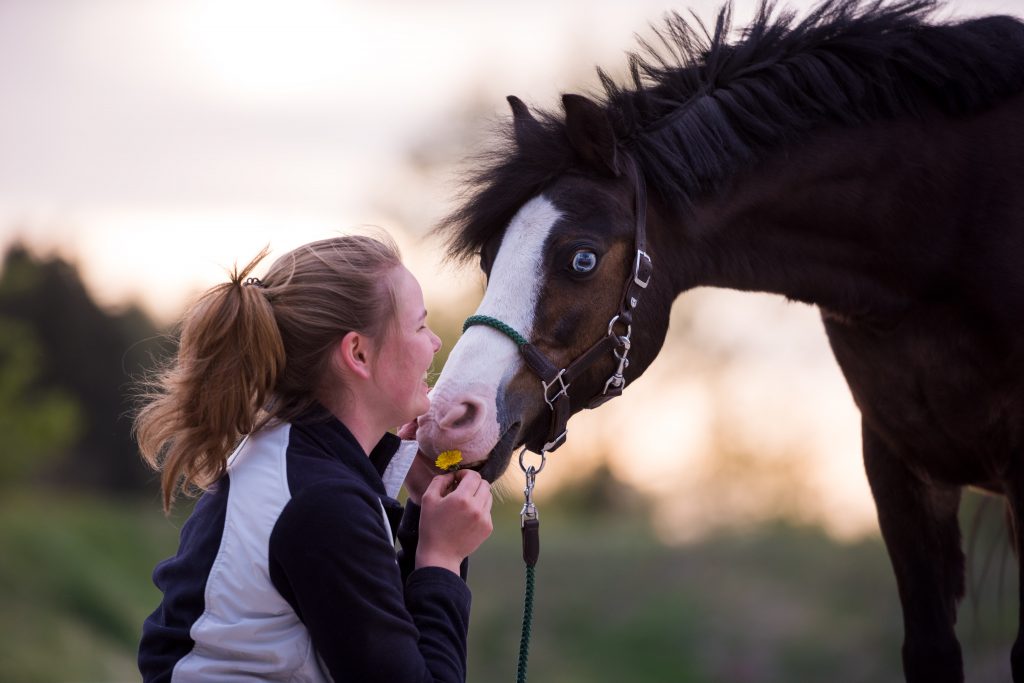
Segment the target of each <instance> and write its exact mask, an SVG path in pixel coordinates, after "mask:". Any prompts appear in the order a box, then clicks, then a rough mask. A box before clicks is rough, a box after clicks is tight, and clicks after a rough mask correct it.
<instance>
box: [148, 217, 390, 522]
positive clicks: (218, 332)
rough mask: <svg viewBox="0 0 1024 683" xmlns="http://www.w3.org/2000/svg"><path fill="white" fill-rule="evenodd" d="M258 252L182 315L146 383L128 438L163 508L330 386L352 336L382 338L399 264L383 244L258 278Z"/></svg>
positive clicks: (349, 248) (330, 245)
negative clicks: (341, 345)
mask: <svg viewBox="0 0 1024 683" xmlns="http://www.w3.org/2000/svg"><path fill="white" fill-rule="evenodd" d="M268 251H269V249H267V248H265V249H263V251H261V252H260V253H259V254H258V255H257V256H256V258H254V259H253V260H252V261H250V262H249V263H248V264H247V265H246V266H245V267H244V268H242V269H241V270H239V269H238V268H237V266H236V267H235V269H234V270H233V271H232V272H231V277H230V282H227V283H224V284H220V285H217V286H215V287H213V288H211V289H210V290H208V291H207V292H206V293H205V294H203V295H202V297H200V298H199V300H198V301H196V303H195V304H193V305H192V306H191V307H190V308H189V310H188V311H186V313H185V315H184V318H183V320H182V323H181V327H180V334H179V339H178V351H177V354H176V356H175V357H173V358H172V359H171V361H170V362H169V363H168V364H167V366H166V367H164V368H163V369H162V370H160V371H158V373H157V374H156V375H155V376H154V377H153V378H152V379H150V380H148V381H145V382H144V383H143V386H142V389H143V390H142V392H141V399H142V406H141V409H140V410H139V411H138V412H137V414H136V416H135V424H134V431H135V436H136V439H137V441H138V444H139V451H140V453H141V455H142V457H143V459H144V460H145V461H146V462H147V463H148V464H149V465H150V466H151V467H153V468H154V469H155V470H157V471H159V472H160V473H161V490H162V492H163V506H164V511H165V512H169V511H170V510H171V507H172V506H173V503H174V500H175V498H176V497H177V495H178V494H179V493H185V494H186V495H195V494H196V493H197V492H198V491H202V490H205V489H207V488H209V487H210V486H211V485H212V484H213V483H214V482H216V481H217V480H218V479H219V478H220V477H221V476H223V474H224V473H225V472H226V471H227V459H228V456H229V455H230V453H231V451H232V450H233V449H234V448H235V446H236V444H237V443H238V441H239V439H240V438H241V437H242V436H244V435H246V434H250V433H252V432H255V431H258V430H259V429H260V428H262V427H263V426H264V425H266V424H267V423H268V422H269V421H271V420H282V421H286V420H289V419H292V418H294V417H296V416H297V415H298V414H300V413H302V412H303V411H304V410H306V409H308V408H309V407H310V406H311V405H313V403H315V401H316V399H317V397H318V396H319V395H321V393H322V392H325V391H329V390H331V389H332V388H333V386H332V385H333V383H336V382H337V381H338V380H337V378H336V377H334V375H333V374H332V373H331V371H330V356H331V353H330V351H331V349H332V347H333V346H334V344H335V343H336V342H337V341H339V340H340V339H341V338H342V337H344V336H345V335H346V334H347V333H348V332H350V331H358V332H362V333H364V334H367V335H369V336H371V337H376V336H379V335H382V334H386V332H387V329H388V328H389V326H390V322H391V321H392V319H393V318H394V312H395V295H394V292H393V291H392V289H391V285H390V278H389V277H386V276H385V275H386V273H387V272H388V271H390V270H391V269H393V268H395V267H397V266H399V265H401V257H400V256H399V253H398V249H397V247H396V246H395V244H394V242H392V241H391V240H390V238H387V237H386V236H383V235H382V236H380V237H377V238H375V237H367V236H362V235H348V236H343V237H336V238H331V239H325V240H320V241H318V242H312V243H310V244H306V245H304V246H301V247H299V248H297V249H295V250H293V251H291V252H289V253H287V254H285V255H284V256H281V257H280V258H279V259H277V261H275V262H274V264H273V265H272V266H271V267H270V270H268V271H267V273H266V275H265V276H264V277H263V278H262V279H261V280H260V279H256V278H252V277H251V276H250V274H251V273H252V271H253V270H254V269H255V268H256V266H257V265H259V263H260V262H261V261H262V260H263V259H264V258H265V257H266V255H267V253H268Z"/></svg>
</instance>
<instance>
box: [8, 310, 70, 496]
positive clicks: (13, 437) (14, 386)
mask: <svg viewBox="0 0 1024 683" xmlns="http://www.w3.org/2000/svg"><path fill="white" fill-rule="evenodd" d="M39 356H40V354H39V350H38V344H37V342H36V340H35V338H34V336H33V334H32V330H31V329H30V328H29V327H27V326H26V325H23V324H21V323H18V322H17V321H14V320H8V319H4V318H0V435H2V436H0V438H2V439H3V449H2V450H3V457H2V458H0V490H3V489H6V488H9V487H11V486H12V485H14V484H18V483H22V482H24V481H26V480H28V479H29V478H30V477H31V476H32V474H33V473H35V472H37V471H38V470H39V469H40V468H41V467H42V466H44V465H45V464H46V463H47V462H48V461H49V460H52V459H53V458H54V456H56V455H58V454H60V453H61V452H62V451H63V449H65V448H67V447H68V446H69V445H70V444H71V443H72V442H73V441H74V440H75V438H77V436H78V434H79V433H80V431H81V422H82V418H81V410H80V409H79V406H78V404H77V403H76V401H75V400H74V399H73V398H72V397H70V396H68V395H67V393H66V392H64V391H62V390H60V389H40V388H36V387H35V383H36V379H37V377H38V374H39V367H40V362H41V359H40V357H39Z"/></svg>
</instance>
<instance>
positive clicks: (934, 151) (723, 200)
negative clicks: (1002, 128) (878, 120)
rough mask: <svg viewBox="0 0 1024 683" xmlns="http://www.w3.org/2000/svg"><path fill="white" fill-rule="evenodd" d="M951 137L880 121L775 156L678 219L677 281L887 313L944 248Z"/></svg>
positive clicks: (938, 262) (834, 309) (948, 242)
mask: <svg viewBox="0 0 1024 683" xmlns="http://www.w3.org/2000/svg"><path fill="white" fill-rule="evenodd" d="M958 144H962V141H960V138H958V137H957V136H954V135H949V136H947V137H946V138H944V139H943V141H942V144H939V143H938V142H936V138H935V131H934V130H932V131H928V132H927V133H926V132H925V131H924V130H923V129H922V128H921V127H920V126H916V125H912V124H909V123H889V124H884V125H875V126H872V127H869V128H864V129H858V130H845V131H840V130H833V131H825V132H821V133H818V134H816V135H814V136H812V137H811V139H810V140H808V141H807V142H806V143H803V144H800V145H797V146H793V147H790V148H788V149H785V150H782V151H780V152H778V153H776V154H775V155H774V156H773V157H771V158H769V159H767V160H766V161H765V162H764V163H762V164H759V165H758V166H757V167H756V168H755V169H754V170H751V171H748V172H746V173H745V174H743V175H741V176H738V177H736V178H735V179H734V180H733V183H732V184H731V186H730V187H729V188H728V189H727V190H725V191H723V192H722V193H721V194H720V196H718V197H717V198H715V199H714V200H711V201H707V202H704V203H701V204H700V205H699V206H698V207H697V208H696V212H695V216H694V217H693V218H692V219H690V220H688V221H686V224H685V225H683V226H682V231H681V234H682V235H683V240H681V241H680V242H679V243H678V247H679V249H680V251H679V253H678V258H680V259H681V260H682V261H683V263H684V264H685V266H684V267H683V268H682V269H681V272H684V273H687V275H688V276H689V277H690V278H691V280H690V281H687V282H683V283H681V287H690V286H696V285H710V286H716V287H727V288H731V289H741V290H750V291H767V292H774V293H778V294H783V295H785V296H787V297H789V298H791V299H794V300H799V301H804V302H807V303H812V304H817V305H819V306H821V307H822V309H824V310H825V311H826V312H827V313H831V314H833V315H835V316H839V317H844V318H851V319H855V318H885V317H887V316H889V315H893V314H896V313H898V312H899V311H901V310H902V309H903V308H904V307H905V306H906V305H907V303H908V301H910V300H911V298H913V297H914V295H915V293H916V292H918V291H919V290H920V288H921V287H922V286H926V282H927V281H928V280H929V278H931V277H933V276H934V274H935V269H937V268H941V267H943V264H944V263H945V261H946V260H947V259H948V257H949V250H950V249H951V248H955V244H954V242H953V239H954V234H953V233H954V232H955V231H954V230H953V225H954V223H953V221H954V220H955V219H954V217H953V216H952V215H951V214H954V213H955V211H953V209H952V207H953V206H955V205H956V202H957V201H960V198H958V197H957V196H954V195H955V192H956V190H954V188H955V187H956V186H957V185H956V182H957V181H958V180H959V179H958V178H957V173H958V171H957V166H958V164H956V163H955V162H951V161H950V159H956V158H957V157H958V155H959V154H960V153H961V150H959V149H954V147H955V146H956V145H958ZM947 186H948V187H947ZM961 193H962V192H961Z"/></svg>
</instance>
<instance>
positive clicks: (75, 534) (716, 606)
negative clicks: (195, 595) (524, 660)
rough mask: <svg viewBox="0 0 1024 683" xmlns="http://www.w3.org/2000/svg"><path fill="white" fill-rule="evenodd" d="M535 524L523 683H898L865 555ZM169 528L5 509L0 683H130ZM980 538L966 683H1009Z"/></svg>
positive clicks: (512, 620)
mask: <svg viewBox="0 0 1024 683" xmlns="http://www.w3.org/2000/svg"><path fill="white" fill-rule="evenodd" d="M542 515H543V517H542V522H543V527H542V534H541V541H542V552H541V560H540V563H539V564H538V568H537V594H536V607H535V617H534V619H535V624H534V630H533V639H532V647H531V658H530V667H529V673H530V680H531V681H538V682H541V681H543V682H548V681H555V682H558V683H574V682H576V681H579V682H580V683H584V682H585V683H596V682H601V681H609V682H611V681H615V682H617V683H618V682H622V681H677V682H681V683H687V682H703V681H707V682H712V681H713V682H716V683H721V682H725V683H745V682H751V683H753V682H764V683H768V682H775V681H778V682H780V683H781V682H786V683H793V682H800V683H812V682H815V681H821V682H823V683H824V682H828V683H844V682H851V683H852V682H860V681H863V682H871V683H886V682H888V681H893V682H895V681H899V680H902V679H901V676H900V663H899V646H900V640H901V624H900V614H899V607H898V603H897V600H896V589H895V581H894V579H893V578H892V574H891V570H890V568H889V562H888V559H887V557H886V555H885V552H884V549H883V548H882V546H881V543H880V541H878V540H877V539H874V538H870V539H866V540H863V541H860V542H857V543H838V542H836V541H834V540H832V539H831V538H829V537H828V536H827V535H825V534H824V533H823V532H821V531H819V530H816V529H811V528H799V527H794V526H791V525H787V524H784V523H775V524H765V525H762V526H759V527H757V528H752V529H747V530H744V531H735V532H730V533H727V534H722V535H718V536H716V537H714V538H711V539H707V540H705V541H702V542H700V543H695V544H692V545H688V546H682V547H666V546H664V545H662V544H660V543H658V542H657V540H656V539H655V538H654V537H653V535H652V534H651V532H650V531H649V529H648V528H647V526H646V524H645V522H644V520H643V518H642V517H641V516H637V515H628V516H603V515H596V516H595V515H589V516H580V515H579V514H578V513H577V514H571V515H570V514H568V513H567V512H564V511H561V510H559V508H558V506H557V505H553V506H549V510H547V511H546V512H542ZM990 516H993V517H998V514H996V515H990ZM495 519H496V527H497V529H496V532H495V535H494V537H492V539H491V540H490V541H488V543H487V544H486V545H485V546H484V548H483V549H482V550H481V551H480V552H479V554H478V555H477V556H476V557H475V558H474V560H473V563H472V566H471V573H470V585H471V586H472V588H473V593H474V607H473V615H472V626H471V633H470V677H469V680H471V681H484V682H491V681H500V680H514V677H515V667H516V655H517V650H518V644H519V634H520V620H521V615H522V599H523V576H524V575H523V567H522V561H521V557H520V549H519V538H518V508H517V507H516V506H514V505H511V504H508V505H505V506H502V507H500V508H496V512H495ZM180 523H181V520H180V519H172V520H167V519H164V518H163V517H162V516H161V515H160V513H159V512H158V505H157V503H156V502H155V501H154V502H152V503H147V504H145V505H143V504H138V503H120V504H115V503H110V502H101V501H98V500H94V499H67V498H60V497H57V496H54V495H50V496H46V497H27V496H22V497H8V498H6V499H5V500H4V501H3V502H2V503H0V598H2V609H0V681H4V682H10V683H35V682H39V683H43V682H60V683H85V682H108V681H110V682H116V681H135V680H138V674H137V672H136V669H135V646H136V643H137V640H138V633H139V626H140V624H141V622H142V620H143V619H144V618H145V616H146V615H147V614H148V613H149V612H150V611H151V610H152V609H153V607H154V606H155V605H156V603H157V601H158V599H159V595H158V593H157V591H156V589H155V588H154V587H153V586H152V584H151V582H150V578H149V576H150V572H151V570H152V567H153V565H154V564H155V563H156V562H157V561H158V560H159V559H162V558H163V557H166V556H167V555H169V554H171V553H172V552H173V551H174V548H175V544H176V540H177V529H178V526H179V525H180ZM964 526H965V530H966V529H967V528H968V527H969V526H970V523H969V522H967V521H965V525H964ZM986 529H987V527H983V528H982V532H985V533H989V535H988V536H985V537H983V538H980V541H979V543H978V547H977V548H975V550H974V552H973V553H972V556H971V559H972V562H973V564H974V566H975V570H974V572H973V574H972V576H973V577H974V579H973V580H974V581H975V582H977V581H978V575H979V574H980V572H981V568H982V566H983V565H985V564H986V563H988V564H989V569H988V571H987V574H986V575H985V577H984V579H983V580H982V581H981V583H982V589H981V590H980V592H976V593H974V594H972V595H971V596H970V597H969V598H968V599H967V600H966V601H965V602H964V604H963V605H962V607H961V612H960V613H961V618H960V626H959V631H960V635H961V640H962V642H963V644H964V651H965V659H966V666H967V679H968V680H969V681H979V682H981V681H984V682H986V683H987V682H989V681H1003V680H1009V667H1008V661H1009V647H1010V645H1011V643H1012V638H1013V635H1014V633H1015V632H1016V626H1015V622H1016V602H1017V601H1016V593H1017V590H1016V589H1017V586H1016V580H1015V577H1016V573H1015V570H1014V569H1012V568H1011V564H1012V563H1013V562H1012V558H1010V557H1007V556H1006V553H1004V552H1003V551H1002V550H1000V547H1001V546H1000V545H999V543H1001V538H998V537H997V536H995V535H993V534H995V533H998V532H995V531H992V532H986V531H985V530H986ZM993 558H994V559H993ZM1000 571H1002V572H1003V576H1004V579H1003V580H1002V586H1001V587H1000V585H999V584H1000V578H999V577H1000Z"/></svg>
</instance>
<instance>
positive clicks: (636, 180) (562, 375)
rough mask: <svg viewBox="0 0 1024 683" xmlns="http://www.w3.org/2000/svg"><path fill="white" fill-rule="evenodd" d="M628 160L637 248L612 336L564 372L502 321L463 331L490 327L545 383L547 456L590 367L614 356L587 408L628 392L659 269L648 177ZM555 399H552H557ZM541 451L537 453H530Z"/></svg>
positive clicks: (481, 321)
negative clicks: (644, 311)
mask: <svg viewBox="0 0 1024 683" xmlns="http://www.w3.org/2000/svg"><path fill="white" fill-rule="evenodd" d="M622 156H623V157H624V158H625V160H626V170H627V172H628V174H629V176H630V178H631V179H632V181H633V188H634V200H635V201H634V211H635V214H636V215H635V234H634V242H635V246H636V255H635V257H634V259H633V267H632V269H631V270H630V273H629V275H628V276H627V278H626V284H625V286H624V287H623V292H622V300H621V303H620V304H619V310H618V312H617V313H616V314H615V315H613V316H612V317H611V319H610V320H609V321H608V332H607V334H606V335H605V336H604V337H602V338H601V339H600V340H598V341H597V342H596V343H595V344H594V345H593V346H591V347H590V348H589V349H587V350H586V351H584V352H583V353H582V354H580V355H579V356H577V357H576V359H575V360H573V361H572V362H571V363H569V365H567V366H566V367H564V368H561V369H559V368H558V367H557V366H555V364H554V363H552V362H551V360H550V359H549V358H548V357H547V356H546V355H544V353H543V352H542V351H541V350H540V349H538V348H537V347H536V346H534V345H533V344H531V343H530V342H528V341H527V340H526V338H525V337H524V336H523V335H522V334H520V333H519V332H518V331H516V330H515V329H514V328H512V327H511V326H509V325H507V324H505V323H503V322H502V321H500V320H498V319H497V318H492V317H491V316H487V315H471V316H470V317H468V318H466V322H465V323H463V325H462V331H463V332H465V331H466V330H467V329H469V328H470V327H472V326H473V325H487V326H489V327H492V328H494V329H496V330H498V331H499V332H501V333H503V334H505V335H506V336H508V337H509V339H511V340H512V341H513V342H514V343H515V344H516V346H518V347H519V351H520V353H522V355H523V360H524V362H525V363H526V365H527V366H528V367H529V368H530V370H532V371H533V373H534V374H535V375H537V377H539V378H540V382H541V386H542V387H543V390H544V402H545V403H547V404H548V408H550V409H551V427H550V429H549V430H548V436H547V442H546V443H545V444H544V445H543V446H542V447H541V448H540V450H539V451H537V452H539V453H541V454H542V455H543V454H544V453H548V452H550V451H553V450H555V449H557V448H558V447H559V446H561V445H562V444H563V443H565V439H566V435H567V434H568V430H567V428H566V425H567V424H568V423H569V417H570V416H571V415H572V405H571V403H570V400H569V387H570V386H572V383H573V382H574V381H575V380H576V378H577V377H579V376H580V375H582V374H583V373H584V372H585V371H587V370H588V369H590V366H591V365H593V364H594V363H596V362H597V361H598V360H599V359H601V358H604V357H607V354H608V353H609V352H610V353H611V354H612V355H613V356H614V357H615V360H616V363H617V365H616V368H615V372H614V373H612V375H611V376H610V377H609V378H608V380H607V381H606V382H605V383H604V389H603V390H602V391H601V393H599V394H596V395H595V396H592V397H591V398H590V399H589V400H588V401H587V407H588V408H596V407H597V406H599V405H601V404H602V403H605V402H607V401H609V400H611V399H613V398H615V397H616V396H618V395H620V394H621V393H622V390H623V389H624V388H625V386H626V378H625V375H624V373H625V371H626V368H627V367H629V350H630V347H631V342H630V338H631V336H632V334H633V311H634V310H635V309H636V307H637V305H638V304H639V303H640V295H641V294H642V293H643V291H644V290H645V289H647V285H648V284H650V282H651V275H652V274H653V272H654V267H653V265H652V263H651V257H650V255H649V254H648V253H647V185H646V183H645V182H644V176H643V173H642V172H641V170H640V167H639V166H638V165H637V164H636V161H635V160H634V159H633V157H632V156H631V155H629V154H626V153H625V152H623V154H622ZM616 326H619V327H620V329H621V328H622V327H624V328H625V333H624V334H621V335H620V334H618V333H616V329H615V328H616ZM552 394H553V395H552ZM530 450H536V449H530Z"/></svg>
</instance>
